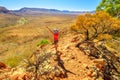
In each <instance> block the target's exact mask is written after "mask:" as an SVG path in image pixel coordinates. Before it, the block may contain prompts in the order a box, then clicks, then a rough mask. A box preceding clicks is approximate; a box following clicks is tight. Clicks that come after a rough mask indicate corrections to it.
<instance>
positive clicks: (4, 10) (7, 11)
mask: <svg viewBox="0 0 120 80" xmlns="http://www.w3.org/2000/svg"><path fill="white" fill-rule="evenodd" d="M9 12H10V11H9V10H8V9H6V8H5V7H2V6H0V13H9Z"/></svg>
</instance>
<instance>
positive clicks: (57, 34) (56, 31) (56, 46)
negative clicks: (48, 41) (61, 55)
mask: <svg viewBox="0 0 120 80" xmlns="http://www.w3.org/2000/svg"><path fill="white" fill-rule="evenodd" d="M46 28H47V29H48V30H49V31H50V32H51V33H52V34H53V36H54V45H55V49H56V51H57V48H58V38H59V34H60V32H59V30H58V29H54V30H53V31H52V30H51V29H50V28H48V27H46Z"/></svg>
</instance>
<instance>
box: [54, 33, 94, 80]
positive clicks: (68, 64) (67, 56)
mask: <svg viewBox="0 0 120 80" xmlns="http://www.w3.org/2000/svg"><path fill="white" fill-rule="evenodd" d="M77 37H79V38H82V36H81V35H74V34H71V33H69V34H67V35H65V36H64V37H62V38H60V40H59V43H58V45H59V46H58V51H60V52H61V53H62V55H61V59H62V60H63V62H64V66H65V68H66V69H67V70H68V71H70V72H72V73H74V74H76V75H74V74H71V73H68V78H65V79H62V80H88V79H90V80H92V78H90V77H88V69H87V67H88V66H92V65H94V64H93V61H92V60H90V59H89V58H88V55H85V54H84V53H83V52H81V51H80V50H79V49H78V48H76V47H75V44H76V43H77V42H78V41H80V40H78V41H75V42H74V38H77ZM53 51H55V50H54V49H53Z"/></svg>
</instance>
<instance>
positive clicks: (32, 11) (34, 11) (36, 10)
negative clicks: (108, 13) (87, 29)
mask: <svg viewBox="0 0 120 80" xmlns="http://www.w3.org/2000/svg"><path fill="white" fill-rule="evenodd" d="M86 12H89V13H94V12H95V11H69V10H57V9H46V8H27V7H24V8H21V9H19V10H8V9H7V8H5V7H2V6H0V13H5V14H17V15H23V14H29V15H36V14H84V13H86Z"/></svg>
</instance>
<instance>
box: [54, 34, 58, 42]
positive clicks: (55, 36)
mask: <svg viewBox="0 0 120 80" xmlns="http://www.w3.org/2000/svg"><path fill="white" fill-rule="evenodd" d="M58 37H59V32H58V33H54V41H58Z"/></svg>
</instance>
